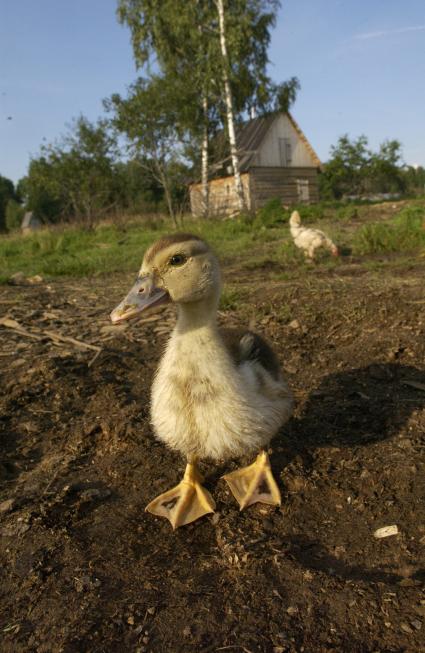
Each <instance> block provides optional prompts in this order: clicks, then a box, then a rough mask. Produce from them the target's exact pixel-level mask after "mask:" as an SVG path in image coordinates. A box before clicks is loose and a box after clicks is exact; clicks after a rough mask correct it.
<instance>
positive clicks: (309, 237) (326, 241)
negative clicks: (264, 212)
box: [289, 211, 339, 261]
mask: <svg viewBox="0 0 425 653" xmlns="http://www.w3.org/2000/svg"><path fill="white" fill-rule="evenodd" d="M289 227H290V230H291V236H292V238H293V239H294V243H295V245H296V247H299V248H300V249H302V250H303V252H304V254H305V256H306V258H308V259H309V260H310V261H314V254H315V251H316V249H318V248H319V247H326V249H328V250H329V251H330V252H331V254H332V255H333V256H338V254H339V252H338V247H337V246H336V245H335V244H334V243H333V242H332V241H331V239H330V238H328V237H327V235H326V234H325V233H323V231H320V230H319V229H310V228H308V227H303V226H302V225H301V216H300V214H299V213H298V211H293V213H292V215H291V217H290V219H289Z"/></svg>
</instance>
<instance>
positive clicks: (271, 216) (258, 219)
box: [253, 197, 288, 227]
mask: <svg viewBox="0 0 425 653" xmlns="http://www.w3.org/2000/svg"><path fill="white" fill-rule="evenodd" d="M287 220H288V213H287V211H285V209H284V208H283V206H282V200H281V199H280V198H279V197H274V198H273V199H271V200H269V201H268V202H266V204H265V205H264V206H262V207H261V209H258V211H257V214H256V216H255V219H254V222H253V225H254V227H273V226H274V225H278V224H282V223H283V222H286V221H287Z"/></svg>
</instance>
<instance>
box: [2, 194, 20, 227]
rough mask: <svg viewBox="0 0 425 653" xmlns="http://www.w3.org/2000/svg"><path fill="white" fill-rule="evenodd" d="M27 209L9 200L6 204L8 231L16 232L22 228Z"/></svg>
mask: <svg viewBox="0 0 425 653" xmlns="http://www.w3.org/2000/svg"><path fill="white" fill-rule="evenodd" d="M24 213H25V209H24V207H23V206H22V205H21V204H19V202H17V201H16V200H9V201H8V203H7V204H6V212H5V223H6V229H7V230H8V231H15V230H16V229H19V227H20V226H21V223H22V220H23V217H24Z"/></svg>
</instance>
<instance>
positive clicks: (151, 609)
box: [146, 608, 156, 614]
mask: <svg viewBox="0 0 425 653" xmlns="http://www.w3.org/2000/svg"><path fill="white" fill-rule="evenodd" d="M146 612H147V613H148V614H155V612H156V608H148V609H147V610H146Z"/></svg>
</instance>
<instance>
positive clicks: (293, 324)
mask: <svg viewBox="0 0 425 653" xmlns="http://www.w3.org/2000/svg"><path fill="white" fill-rule="evenodd" d="M288 326H289V328H290V329H299V328H300V327H301V324H300V323H299V322H298V320H292V322H289V324H288Z"/></svg>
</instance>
